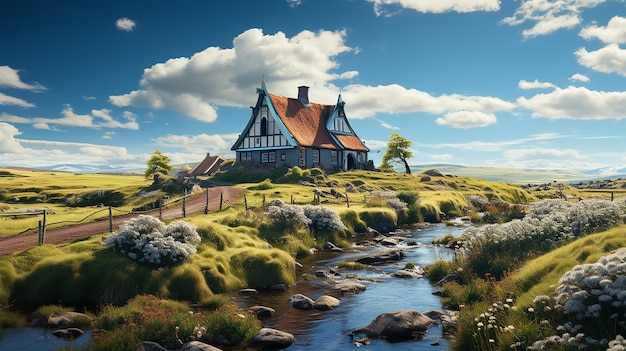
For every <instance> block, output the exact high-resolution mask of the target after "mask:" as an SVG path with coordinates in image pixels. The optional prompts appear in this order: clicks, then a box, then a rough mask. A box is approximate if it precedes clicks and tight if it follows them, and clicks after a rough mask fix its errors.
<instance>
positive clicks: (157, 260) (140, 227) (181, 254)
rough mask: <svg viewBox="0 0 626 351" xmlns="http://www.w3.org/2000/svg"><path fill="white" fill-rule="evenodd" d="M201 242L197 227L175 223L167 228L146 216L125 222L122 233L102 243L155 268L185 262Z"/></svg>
mask: <svg viewBox="0 0 626 351" xmlns="http://www.w3.org/2000/svg"><path fill="white" fill-rule="evenodd" d="M199 243H200V236H199V235H198V233H197V232H196V226H195V225H193V224H188V223H185V222H173V223H172V224H170V225H169V226H166V225H165V224H164V223H163V222H161V221H159V220H158V219H157V218H154V217H152V216H146V215H140V216H139V217H137V218H133V219H131V220H129V221H126V222H124V224H122V226H121V227H120V230H119V231H117V232H115V233H112V234H110V235H108V236H107V237H106V238H105V239H104V241H103V242H102V244H103V245H104V246H107V247H112V248H114V249H116V250H118V251H119V252H120V253H122V254H124V255H126V256H128V257H130V258H131V259H133V260H135V261H137V262H140V263H147V264H150V265H154V266H166V265H169V264H176V263H180V262H182V261H184V260H186V259H187V258H188V257H189V256H191V255H193V254H195V253H196V245H197V244H199Z"/></svg>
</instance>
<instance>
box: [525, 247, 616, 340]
mask: <svg viewBox="0 0 626 351" xmlns="http://www.w3.org/2000/svg"><path fill="white" fill-rule="evenodd" d="M534 304H535V306H536V308H537V309H538V310H539V311H543V312H544V313H545V314H547V315H551V316H552V317H553V318H554V317H555V314H556V317H558V316H561V318H562V319H563V320H565V321H566V322H564V323H563V324H562V325H559V326H558V327H557V328H556V330H557V332H559V334H558V335H552V336H550V337H547V338H544V339H543V340H539V341H536V342H535V343H534V344H533V345H532V346H531V347H530V348H529V349H531V350H543V349H545V348H546V347H549V346H550V345H560V346H576V347H577V348H585V349H592V350H604V349H606V348H607V346H608V347H609V349H610V350H624V348H623V346H625V345H626V344H625V343H624V338H623V335H621V334H623V333H624V331H625V330H626V249H620V250H618V251H616V252H613V253H611V254H609V255H607V256H604V257H602V258H601V259H600V260H599V261H598V262H596V263H592V264H583V265H578V266H575V267H574V268H572V269H571V270H570V271H568V272H566V273H565V274H563V276H562V277H561V279H560V280H559V285H558V287H557V288H556V289H555V296H554V297H551V296H545V295H542V296H537V297H536V298H535V300H534ZM607 336H612V337H614V338H613V340H611V341H610V342H609V340H608V338H607ZM620 347H622V348H620Z"/></svg>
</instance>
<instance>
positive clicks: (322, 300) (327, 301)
mask: <svg viewBox="0 0 626 351" xmlns="http://www.w3.org/2000/svg"><path fill="white" fill-rule="evenodd" d="M340 304H341V301H339V299H338V298H336V297H332V296H329V295H322V296H320V297H318V298H317V299H316V300H315V301H314V302H313V308H315V309H316V310H320V311H327V310H332V309H333V308H335V307H338V306H339V305H340Z"/></svg>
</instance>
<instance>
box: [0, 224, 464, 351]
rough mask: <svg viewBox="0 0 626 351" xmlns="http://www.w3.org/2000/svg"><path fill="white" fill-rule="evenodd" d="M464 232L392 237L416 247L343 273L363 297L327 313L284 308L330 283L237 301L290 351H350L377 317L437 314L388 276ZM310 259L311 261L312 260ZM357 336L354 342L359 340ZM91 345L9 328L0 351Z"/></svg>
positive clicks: (428, 295)
mask: <svg viewBox="0 0 626 351" xmlns="http://www.w3.org/2000/svg"><path fill="white" fill-rule="evenodd" d="M462 229H463V228H460V227H447V226H445V225H443V224H437V225H430V226H427V227H425V228H423V229H420V230H410V231H400V232H397V233H395V234H397V235H398V236H402V237H405V242H410V241H414V242H418V243H419V245H417V246H408V245H400V246H399V247H400V248H402V249H403V250H404V253H405V257H404V258H403V259H402V260H401V261H398V262H395V263H393V264H389V265H382V266H377V267H376V269H374V270H362V271H349V272H346V271H343V272H341V275H340V276H335V277H333V280H335V281H341V280H342V279H346V278H347V277H346V274H349V275H355V274H356V276H357V279H358V280H360V281H361V282H362V283H363V284H365V285H366V286H367V290H366V291H365V292H363V293H361V294H357V295H353V296H346V297H342V298H341V305H340V306H339V307H337V308H336V309H334V310H330V311H315V310H314V311H301V310H297V309H295V308H292V307H290V306H289V305H288V304H287V300H288V299H289V296H291V295H293V294H296V293H300V294H304V295H307V296H309V297H311V298H313V299H315V298H317V297H319V296H321V295H323V294H326V293H329V290H328V289H329V288H330V287H331V284H330V283H329V282H327V281H325V280H322V279H314V280H305V281H300V282H298V283H297V284H296V285H295V286H292V287H291V288H290V289H289V290H288V291H285V292H274V293H261V294H258V295H255V296H237V298H238V301H239V303H240V305H241V306H242V307H250V306H253V305H264V306H268V307H272V308H274V309H275V310H276V314H275V315H274V317H272V318H269V319H264V320H263V326H264V327H270V328H275V329H278V330H282V331H286V332H289V333H292V334H293V335H294V336H295V338H296V341H295V343H294V344H293V345H292V346H290V347H289V348H288V349H287V350H289V351H313V350H315V351H320V350H341V349H346V348H354V347H355V345H354V344H353V341H352V340H351V338H350V337H349V334H350V331H351V330H353V329H355V328H359V327H364V326H366V325H367V324H369V323H370V322H371V321H372V320H373V319H374V318H376V316H378V315H380V314H382V313H385V312H393V311H397V310H401V309H410V310H418V311H420V312H425V311H428V310H438V309H441V300H440V298H439V297H438V296H435V295H433V294H432V292H433V291H434V290H435V288H434V287H433V286H432V285H431V284H430V283H429V281H428V280H427V279H425V278H422V279H401V278H393V277H390V276H389V274H390V273H392V272H394V271H396V270H398V269H401V268H403V267H404V265H405V264H406V263H407V262H413V263H415V264H416V265H419V266H425V265H428V264H430V263H432V262H434V261H435V260H437V259H439V258H442V259H450V258H451V257H452V256H453V255H454V253H453V252H452V251H451V250H448V249H444V248H441V247H437V246H433V245H430V242H431V241H432V240H433V239H435V238H439V237H441V236H443V235H445V234H447V233H452V234H453V235H455V236H457V235H458V234H459V232H460V231H461V230H462ZM380 249H381V248H380V247H359V250H358V251H359V252H355V253H343V254H336V253H330V252H319V253H318V254H316V255H314V256H313V257H311V258H309V260H308V261H304V262H302V263H303V265H304V268H303V269H302V271H301V273H303V272H310V271H311V270H312V269H326V270H327V269H330V268H336V267H337V265H338V264H339V262H342V261H345V260H349V259H350V258H354V257H360V256H363V255H365V254H367V253H369V252H372V251H375V250H380ZM313 260H314V261H313ZM361 336H363V335H360V336H358V337H361ZM90 340H91V334H90V333H89V332H86V333H85V335H83V336H81V337H79V338H78V339H76V340H73V341H65V340H62V339H59V338H57V337H55V336H53V335H52V334H51V330H45V329H42V328H9V329H5V330H4V331H3V332H2V333H1V334H0V350H2V351H31V350H32V351H40V350H52V351H54V350H60V349H62V348H64V347H65V348H67V349H72V350H83V349H85V348H86V347H87V345H88V344H89V342H90ZM363 347H365V348H366V349H369V350H376V351H388V350H389V351H392V350H393V351H400V350H431V351H435V350H448V349H449V347H450V345H449V343H448V341H447V340H446V339H444V338H442V336H441V327H433V328H431V329H429V331H428V333H427V334H426V336H425V338H424V339H423V340H420V341H407V342H400V343H389V342H386V341H383V340H372V341H371V344H370V345H368V346H363Z"/></svg>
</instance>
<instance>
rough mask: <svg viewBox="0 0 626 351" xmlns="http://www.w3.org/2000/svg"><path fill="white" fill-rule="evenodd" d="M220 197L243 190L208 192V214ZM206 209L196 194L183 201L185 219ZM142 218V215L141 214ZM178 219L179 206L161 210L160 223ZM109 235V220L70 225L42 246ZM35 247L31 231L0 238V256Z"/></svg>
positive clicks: (228, 198) (118, 220) (231, 198)
mask: <svg viewBox="0 0 626 351" xmlns="http://www.w3.org/2000/svg"><path fill="white" fill-rule="evenodd" d="M220 194H221V196H222V197H223V200H224V202H226V203H235V202H236V201H238V200H240V199H241V198H242V197H243V190H241V189H238V188H235V187H230V186H218V187H213V188H209V211H215V210H217V209H219V206H220ZM205 207H206V196H205V195H204V193H203V194H198V195H196V196H194V197H192V198H189V199H187V200H186V201H185V213H186V215H192V214H199V213H204V210H205ZM144 214H146V213H144ZM147 214H150V215H152V216H155V217H158V216H159V211H158V210H155V211H152V212H149V213H147ZM137 216H139V214H126V215H121V216H114V217H113V230H116V229H117V228H119V226H120V225H121V224H122V223H124V221H127V220H128V219H130V218H134V217H137ZM181 217H182V204H177V205H176V206H172V207H167V208H164V209H163V211H162V218H163V219H174V218H181ZM108 231H109V220H108V219H102V220H96V221H94V222H88V223H81V224H74V225H70V226H64V227H60V228H51V229H48V230H46V234H45V239H44V243H45V244H60V243H64V242H68V241H72V240H76V239H81V238H85V237H89V236H92V235H97V234H102V233H107V232H108ZM37 244H38V235H37V230H31V231H28V232H24V233H21V234H18V235H13V236H9V237H3V238H0V255H10V254H13V253H16V252H21V251H24V250H26V249H29V248H31V247H33V246H37Z"/></svg>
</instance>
